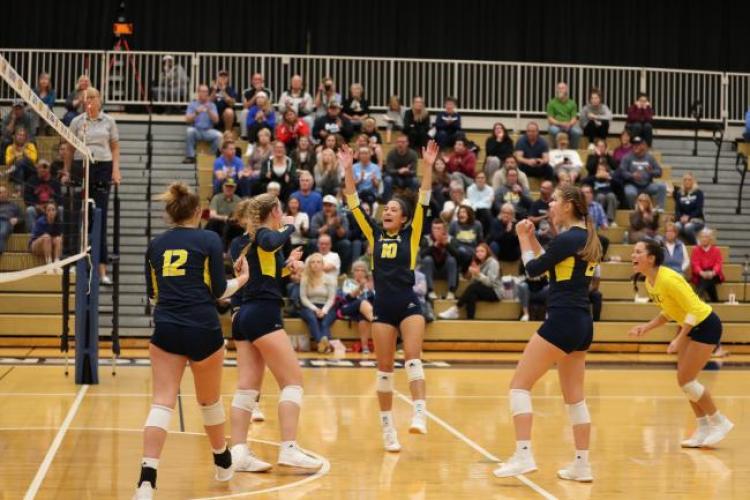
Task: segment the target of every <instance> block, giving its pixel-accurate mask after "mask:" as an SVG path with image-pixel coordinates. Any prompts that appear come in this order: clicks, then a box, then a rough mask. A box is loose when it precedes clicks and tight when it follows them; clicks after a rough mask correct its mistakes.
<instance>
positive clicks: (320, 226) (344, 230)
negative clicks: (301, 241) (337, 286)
mask: <svg viewBox="0 0 750 500" xmlns="http://www.w3.org/2000/svg"><path fill="white" fill-rule="evenodd" d="M326 235H327V236H329V238H328V240H327V245H326V244H324V243H323V242H322V241H320V240H321V239H323V240H325V238H324V236H326ZM310 238H312V239H315V238H317V239H318V251H319V252H320V253H322V254H323V256H324V257H325V256H326V255H327V253H328V251H327V250H326V249H328V250H330V249H333V251H334V252H336V253H337V254H338V256H339V257H340V258H341V260H340V262H341V264H340V265H339V269H337V270H336V277H338V275H339V274H340V273H341V272H347V271H348V269H349V267H350V266H351V264H352V242H351V241H349V220H348V219H347V218H346V216H344V215H343V214H341V213H339V202H338V200H337V199H336V197H335V196H332V195H330V194H329V195H326V196H324V197H323V210H322V211H321V212H318V213H317V214H315V215H313V217H312V219H310ZM328 271H329V269H326V272H328Z"/></svg>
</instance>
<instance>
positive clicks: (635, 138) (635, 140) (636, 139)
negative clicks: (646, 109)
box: [630, 135, 643, 144]
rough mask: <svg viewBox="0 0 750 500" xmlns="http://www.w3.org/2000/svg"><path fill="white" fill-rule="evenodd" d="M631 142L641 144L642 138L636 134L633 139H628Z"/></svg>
mask: <svg viewBox="0 0 750 500" xmlns="http://www.w3.org/2000/svg"><path fill="white" fill-rule="evenodd" d="M630 142H631V143H632V144H641V143H643V138H642V137H641V136H640V135H636V136H635V137H633V140H631V141H630Z"/></svg>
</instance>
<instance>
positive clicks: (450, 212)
mask: <svg viewBox="0 0 750 500" xmlns="http://www.w3.org/2000/svg"><path fill="white" fill-rule="evenodd" d="M448 197H449V198H448V200H447V201H446V202H445V203H444V204H443V208H442V209H441V210H440V218H441V219H443V221H445V223H446V224H450V223H451V222H453V221H454V220H456V217H457V215H458V208H459V207H460V206H461V205H464V204H466V203H467V202H466V201H465V200H466V191H464V185H463V183H461V182H459V181H451V183H450V186H449V187H448Z"/></svg>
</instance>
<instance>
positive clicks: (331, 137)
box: [315, 134, 344, 156]
mask: <svg viewBox="0 0 750 500" xmlns="http://www.w3.org/2000/svg"><path fill="white" fill-rule="evenodd" d="M342 144H344V139H343V138H342V137H341V136H340V135H338V134H328V136H327V137H326V138H325V140H324V141H323V142H321V143H320V144H318V145H317V146H316V147H315V154H317V155H318V156H320V154H321V153H322V152H323V150H324V149H330V150H331V151H333V152H334V154H338V152H339V149H341V145H342Z"/></svg>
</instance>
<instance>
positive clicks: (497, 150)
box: [484, 122, 513, 179]
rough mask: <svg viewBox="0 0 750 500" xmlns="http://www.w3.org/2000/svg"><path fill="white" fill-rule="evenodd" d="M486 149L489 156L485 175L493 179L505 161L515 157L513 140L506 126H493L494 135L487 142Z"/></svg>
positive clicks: (485, 161)
mask: <svg viewBox="0 0 750 500" xmlns="http://www.w3.org/2000/svg"><path fill="white" fill-rule="evenodd" d="M484 149H485V153H486V155H487V158H486V159H485V160H484V173H485V174H487V178H488V179H492V176H493V175H495V172H497V171H498V170H500V166H501V165H502V164H503V163H504V162H505V160H506V159H507V158H510V157H511V156H513V140H512V139H511V138H510V135H508V131H507V130H506V129H505V125H503V124H502V123H500V122H497V123H495V124H494V125H493V126H492V134H491V135H490V136H489V137H488V138H487V140H486V141H485V143H484Z"/></svg>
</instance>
